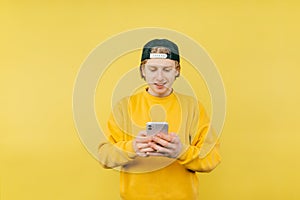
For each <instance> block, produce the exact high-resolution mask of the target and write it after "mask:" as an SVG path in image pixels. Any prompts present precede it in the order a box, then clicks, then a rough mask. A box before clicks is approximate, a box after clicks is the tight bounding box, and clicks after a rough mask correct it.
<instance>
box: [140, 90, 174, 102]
mask: <svg viewBox="0 0 300 200" xmlns="http://www.w3.org/2000/svg"><path fill="white" fill-rule="evenodd" d="M148 89H149V88H148V87H147V88H145V90H144V92H143V93H144V95H145V96H146V97H148V98H150V99H151V100H153V101H168V100H170V99H172V98H174V97H175V95H174V90H173V89H172V92H171V93H170V94H169V95H168V96H164V97H158V96H153V95H151V94H150V93H149V92H148Z"/></svg>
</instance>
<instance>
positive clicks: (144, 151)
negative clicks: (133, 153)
mask: <svg viewBox="0 0 300 200" xmlns="http://www.w3.org/2000/svg"><path fill="white" fill-rule="evenodd" d="M139 151H140V152H142V153H147V152H156V150H154V149H153V148H151V147H148V148H143V149H140V150H139Z"/></svg>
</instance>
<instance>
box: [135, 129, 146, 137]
mask: <svg viewBox="0 0 300 200" xmlns="http://www.w3.org/2000/svg"><path fill="white" fill-rule="evenodd" d="M137 136H147V132H146V131H145V130H142V131H140V132H139V133H138V134H137Z"/></svg>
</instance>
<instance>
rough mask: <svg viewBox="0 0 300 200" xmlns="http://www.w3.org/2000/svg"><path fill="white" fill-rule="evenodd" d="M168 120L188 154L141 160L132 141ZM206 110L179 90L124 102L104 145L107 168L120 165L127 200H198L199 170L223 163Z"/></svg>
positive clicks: (102, 155) (103, 161) (101, 148)
mask: <svg viewBox="0 0 300 200" xmlns="http://www.w3.org/2000/svg"><path fill="white" fill-rule="evenodd" d="M149 121H166V122H168V124H169V132H174V133H177V134H178V135H179V137H180V140H181V142H182V144H183V146H184V151H183V152H182V154H181V155H180V156H179V157H178V158H177V159H171V158H165V157H155V156H152V157H146V158H144V157H138V156H137V155H136V154H135V152H134V150H133V146H132V140H133V138H134V136H135V135H137V134H138V132H139V131H141V130H145V127H146V122H149ZM209 126H210V124H209V118H208V117H207V115H206V113H205V110H204V108H203V106H202V105H201V104H200V103H198V102H197V101H196V100H195V99H194V98H192V97H190V96H186V95H182V94H179V93H176V92H173V93H171V94H170V95H169V96H167V97H162V98H161V97H155V96H152V95H150V94H149V93H148V92H147V91H143V92H140V93H138V94H135V95H133V96H131V97H127V98H124V99H122V100H121V101H120V102H119V103H118V104H117V105H116V106H115V108H114V111H113V112H112V114H111V117H110V119H109V121H108V130H109V131H108V133H106V137H107V139H108V141H101V143H100V145H99V160H100V163H101V164H102V165H103V166H104V167H105V168H116V167H121V172H120V173H121V174H120V193H121V197H122V199H125V200H153V199H155V200H167V199H170V200H176V199H178V200H179V199H180V200H185V199H186V200H193V199H199V197H200V196H201V195H200V194H199V192H198V191H199V184H198V178H197V176H196V172H209V171H211V170H213V169H214V168H215V167H216V166H217V165H218V164H219V163H220V155H219V142H218V141H217V138H216V137H215V134H214V132H213V131H212V129H211V128H210V127H209Z"/></svg>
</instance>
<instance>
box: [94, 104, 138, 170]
mask: <svg viewBox="0 0 300 200" xmlns="http://www.w3.org/2000/svg"><path fill="white" fill-rule="evenodd" d="M122 109H123V107H122V106H121V104H118V105H117V106H116V107H115V109H114V111H113V112H112V113H111V115H110V118H109V120H108V127H107V129H108V131H107V132H106V133H105V136H106V138H107V139H106V140H103V141H101V142H100V144H99V148H98V153H99V154H98V155H99V161H100V164H101V165H102V166H103V167H105V168H115V167H118V166H123V165H126V164H127V163H128V162H130V161H131V160H133V159H134V158H135V157H136V154H135V152H134V150H133V146H132V137H131V136H130V135H129V134H127V133H125V131H124V130H123V129H122V126H123V125H124V114H123V113H124V111H123V110H122Z"/></svg>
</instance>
